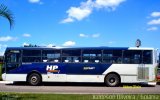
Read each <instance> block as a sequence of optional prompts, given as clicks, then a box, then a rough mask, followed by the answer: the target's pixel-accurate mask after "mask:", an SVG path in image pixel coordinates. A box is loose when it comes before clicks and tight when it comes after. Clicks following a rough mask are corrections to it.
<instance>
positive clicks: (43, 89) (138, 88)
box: [0, 83, 160, 94]
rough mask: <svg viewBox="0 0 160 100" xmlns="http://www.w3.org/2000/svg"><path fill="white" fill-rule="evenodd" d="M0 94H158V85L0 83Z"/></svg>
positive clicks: (159, 88)
mask: <svg viewBox="0 0 160 100" xmlns="http://www.w3.org/2000/svg"><path fill="white" fill-rule="evenodd" d="M0 92H25V93H26V92H27V93H62V94H119V93H120V94H123V93H124V94H160V85H156V86H155V87H153V86H148V85H139V84H123V85H121V86H120V87H106V86H104V84H91V83H44V84H43V85H41V86H29V85H27V84H26V83H14V84H9V83H0Z"/></svg>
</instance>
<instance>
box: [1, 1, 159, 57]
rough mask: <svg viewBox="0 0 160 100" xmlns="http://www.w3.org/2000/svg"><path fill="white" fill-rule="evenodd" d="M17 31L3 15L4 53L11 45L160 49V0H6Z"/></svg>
mask: <svg viewBox="0 0 160 100" xmlns="http://www.w3.org/2000/svg"><path fill="white" fill-rule="evenodd" d="M0 4H4V5H6V6H7V7H8V8H9V9H10V11H11V12H12V13H13V15H14V19H15V23H14V27H13V28H12V29H11V30H10V26H9V22H8V21H7V20H6V19H5V18H3V17H0V55H3V53H4V51H5V49H6V47H22V46H23V45H28V44H32V45H39V46H49V47H51V46H64V47H71V46H72V47H101V46H108V47H135V42H136V40H137V39H140V40H141V47H153V48H160V0H0Z"/></svg>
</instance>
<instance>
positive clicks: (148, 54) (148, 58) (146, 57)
mask: <svg viewBox="0 0 160 100" xmlns="http://www.w3.org/2000/svg"><path fill="white" fill-rule="evenodd" d="M143 63H144V64H152V63H153V61H152V51H151V50H144V51H143Z"/></svg>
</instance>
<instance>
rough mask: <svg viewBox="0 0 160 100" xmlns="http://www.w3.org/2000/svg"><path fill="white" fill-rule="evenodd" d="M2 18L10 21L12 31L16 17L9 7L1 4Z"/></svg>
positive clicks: (0, 12) (0, 13)
mask: <svg viewBox="0 0 160 100" xmlns="http://www.w3.org/2000/svg"><path fill="white" fill-rule="evenodd" d="M1 16H2V17H4V18H6V19H7V20H8V21H9V24H10V29H11V28H12V27H13V25H14V17H13V14H12V12H11V11H10V10H9V9H8V7H7V6H5V5H3V4H0V17H1Z"/></svg>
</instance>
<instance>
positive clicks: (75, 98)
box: [0, 92, 160, 100]
mask: <svg viewBox="0 0 160 100" xmlns="http://www.w3.org/2000/svg"><path fill="white" fill-rule="evenodd" d="M159 99H160V95H159V94H34V93H9V92H0V100H159Z"/></svg>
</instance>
